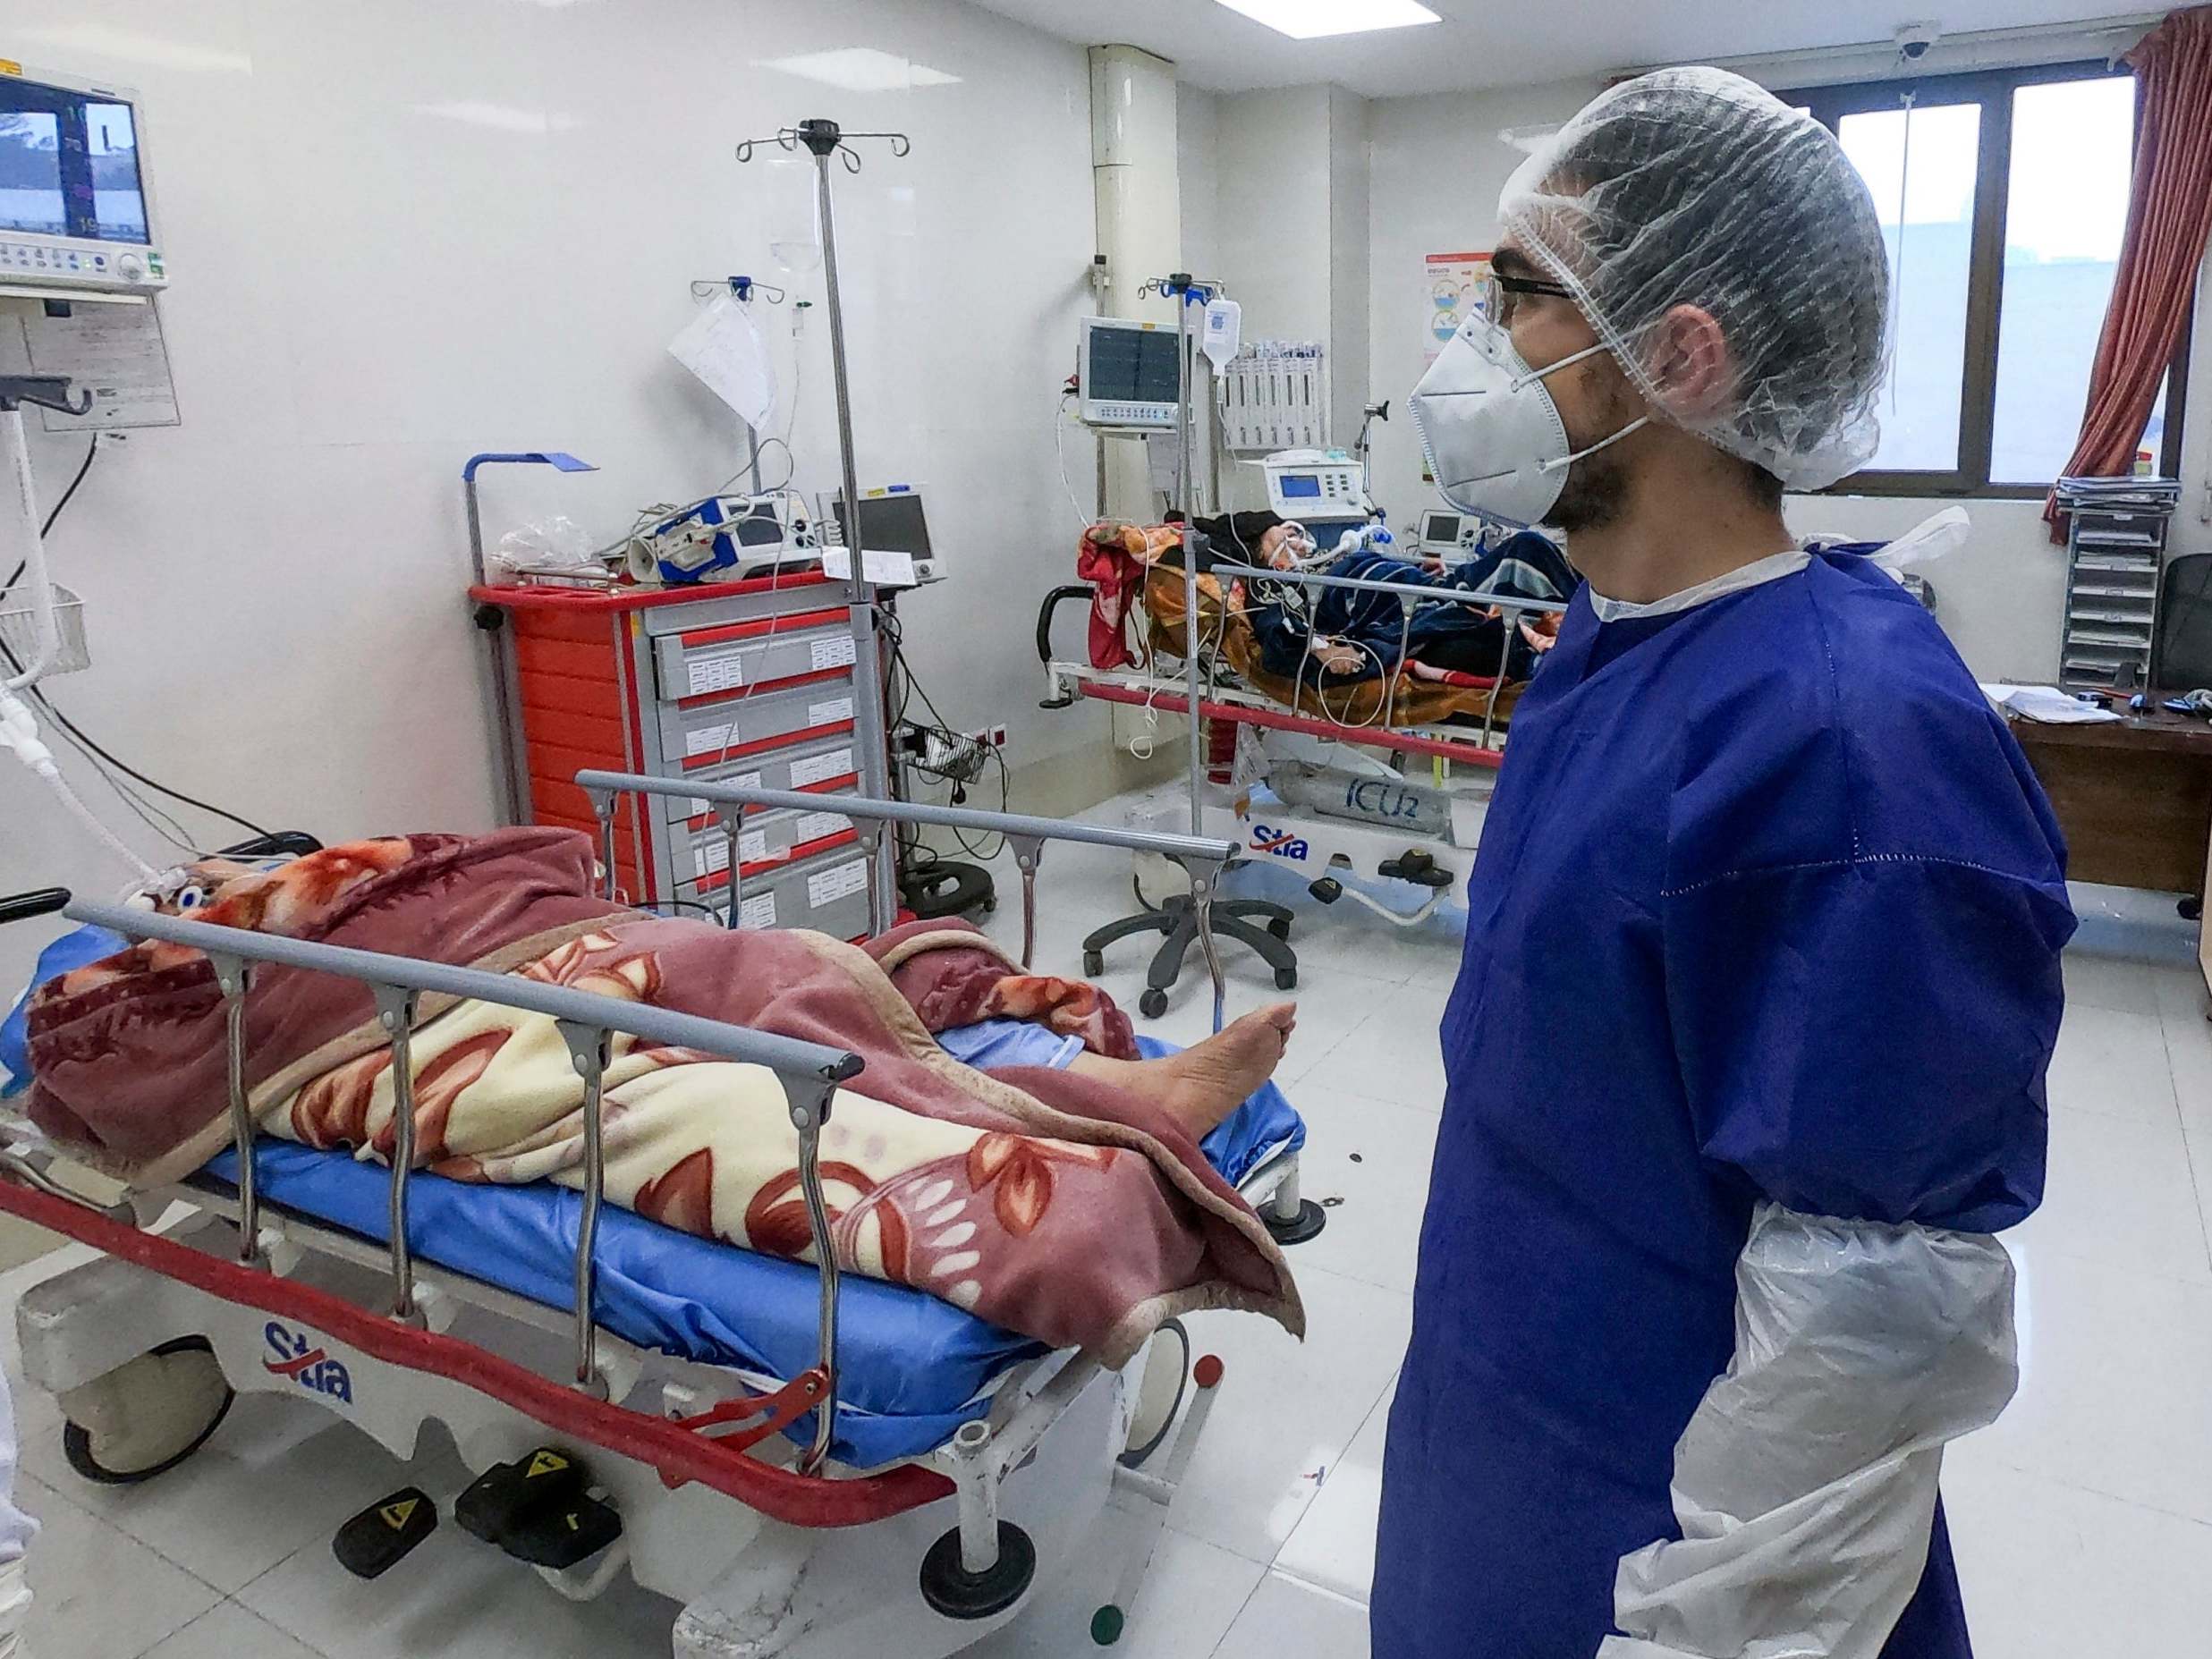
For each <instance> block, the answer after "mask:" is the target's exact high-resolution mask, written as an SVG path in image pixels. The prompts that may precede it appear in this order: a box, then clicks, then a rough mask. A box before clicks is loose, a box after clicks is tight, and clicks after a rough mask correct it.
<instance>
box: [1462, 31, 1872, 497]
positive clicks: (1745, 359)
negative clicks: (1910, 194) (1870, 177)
mask: <svg viewBox="0 0 2212 1659" xmlns="http://www.w3.org/2000/svg"><path fill="white" fill-rule="evenodd" d="M1498 223H1499V224H1500V225H1501V226H1502V227H1503V228H1504V233H1505V234H1506V235H1507V236H1509V237H1511V238H1512V239H1513V241H1515V242H1516V243H1517V244H1518V245H1519V246H1520V247H1521V249H1522V250H1523V251H1525V252H1526V253H1527V254H1528V256H1529V257H1530V258H1531V259H1532V260H1533V261H1535V262H1536V263H1537V264H1538V266H1540V267H1543V268H1544V269H1545V270H1547V272H1549V273H1550V274H1551V275H1553V276H1555V278H1556V279H1557V280H1558V281H1559V282H1560V283H1561V284H1563V285H1564V286H1565V287H1566V288H1567V289H1568V290H1569V291H1570V292H1572V293H1573V294H1574V296H1575V298H1576V300H1577V302H1578V303H1579V304H1580V306H1581V309H1582V312H1583V314H1584V315H1585V316H1587V317H1589V321H1590V324H1591V326H1593V327H1594V328H1596V329H1597V331H1598V337H1599V338H1600V339H1601V340H1602V341H1604V343H1606V346H1607V347H1608V348H1610V349H1611V350H1612V351H1613V352H1614V354H1615V357H1616V358H1618V360H1620V362H1621V365H1622V367H1623V368H1625V369H1626V370H1627V371H1628V373H1629V375H1630V377H1631V378H1632V379H1633V380H1634V381H1635V382H1636V384H1637V385H1638V386H1639V387H1640V389H1641V390H1642V392H1643V394H1644V395H1645V396H1646V397H1647V398H1648V400H1649V401H1650V403H1651V405H1652V408H1653V409H1654V410H1655V411H1657V412H1658V413H1659V414H1660V415H1662V416H1663V417H1665V419H1669V420H1671V421H1673V422H1674V424H1676V425H1677V426H1681V427H1685V428H1687V429H1688V430H1690V431H1692V432H1695V433H1697V434H1698V435H1699V436H1701V437H1704V438H1707V439H1708V440H1709V441H1711V442H1712V443H1714V444H1718V445H1719V446H1720V447H1721V448H1723V449H1725V450H1727V451H1729V452H1730V453H1733V454H1736V455H1740V456H1742V458H1743V459H1744V460H1746V461H1751V462H1753V463H1755V464H1756V465H1759V466H1761V467H1764V468H1766V469H1767V470H1768V471H1769V472H1771V473H1773V474H1774V475H1775V476H1776V477H1777V478H1780V479H1781V480H1782V481H1783V482H1784V484H1786V485H1788V486H1789V487H1792V488H1793V489H1818V488H1820V487H1822V486H1824V485H1828V484H1833V483H1834V482H1835V480H1836V479H1837V478H1842V477H1843V476H1844V475H1845V474H1846V473H1849V472H1852V471H1854V470H1857V469H1858V468H1859V467H1860V465H1861V464H1863V463H1864V462H1865V461H1866V460H1867V459H1868V458H1869V456H1870V455H1872V454H1873V453H1874V448H1875V444H1876V442H1877V439H1878V438H1879V436H1880V428H1879V427H1878V425H1877V422H1876V419H1875V416H1874V408H1873V405H1874V401H1875V396H1876V394H1877V390H1878V389H1879V387H1880V385H1881V382H1882V378H1883V370H1884V368H1885V366H1886V359H1885V355H1884V353H1885V343H1886V326H1887V317H1888V309H1889V305H1888V300H1889V259H1888V254H1887V252H1886V249H1885V247H1884V245H1883V241H1882V229H1881V224H1880V223H1879V221H1878V220H1877V217H1876V215H1875V208H1874V202H1873V199H1872V198H1871V197H1869V195H1868V193H1867V188H1866V185H1865V183H1864V182H1862V181H1861V180H1860V177H1859V174H1858V172H1857V170H1856V169H1855V168H1853V167H1852V165H1851V162H1850V161H1849V160H1848V159H1847V158H1846V157H1845V156H1844V154H1843V148H1842V147H1841V146H1840V145H1838V144H1837V143H1836V141H1835V137H1834V135H1833V134H1831V133H1830V132H1829V131H1827V129H1826V128H1825V127H1823V126H1821V125H1820V124H1819V123H1818V122H1816V121H1813V120H1812V119H1811V118H1810V117H1809V116H1805V115H1801V114H1797V113H1796V112H1795V111H1794V110H1792V109H1791V108H1790V107H1789V106H1787V105H1785V104H1784V103H1783V102H1782V101H1781V100H1780V99H1779V98H1777V97H1775V96H1774V95H1773V94H1772V93H1770V92H1767V91H1766V90H1764V89H1761V88H1759V87H1757V86H1754V85H1753V84H1752V83H1751V82H1750V81H1748V80H1744V79H1743V78H1742V76H1740V75H1732V74H1729V73H1727V72H1725V71H1722V70H1717V69H1665V70H1660V71H1658V72H1656V73H1653V74H1648V75H1640V76H1638V77H1637V78H1636V79H1635V80H1627V81H1623V82H1622V83H1621V84H1620V85H1619V86H1617V87H1614V88H1611V89H1608V90H1606V92H1604V93H1602V94H1600V95H1599V96H1598V97H1597V98H1595V99H1594V100H1592V101H1591V103H1590V104H1589V106H1588V107H1586V108H1585V109H1583V110H1582V112H1581V114H1578V115H1576V116H1575V117H1574V118H1573V119H1572V121H1570V122H1568V123H1567V124H1566V125H1565V126H1564V127H1562V128H1561V129H1560V130H1559V131H1558V132H1557V133H1556V134H1555V135H1553V136H1552V137H1551V138H1549V139H1548V140H1546V141H1545V142H1544V143H1543V144H1542V145H1541V147H1540V148H1538V149H1537V151H1536V152H1535V153H1534V154H1533V155H1531V156H1530V157H1529V159H1528V160H1526V161H1525V162H1523V163H1521V165H1520V167H1519V168H1517V169H1516V170H1515V171H1514V173H1513V177H1512V178H1511V179H1510V180H1508V181H1507V182H1506V185H1505V190H1504V195H1503V196H1502V197H1500V198H1499V200H1498ZM1678 305H1691V306H1697V307H1700V308H1702V309H1705V310H1707V311H1708V312H1710V313H1711V314H1712V315H1713V316H1714V317H1716V319H1717V320H1718V321H1719V323H1720V326H1721V331H1722V334H1723V335H1724V337H1725V339H1726V341H1727V344H1728V350H1729V353H1730V360H1731V362H1732V364H1733V368H1734V370H1735V375H1736V380H1735V385H1734V387H1733V392H1732V394H1730V395H1729V396H1728V397H1726V398H1725V399H1724V400H1722V402H1721V403H1720V404H1719V405H1718V406H1717V407H1714V408H1709V409H1706V410H1702V411H1687V410H1684V409H1682V408H1681V407H1680V406H1679V402H1678V400H1677V399H1676V398H1675V397H1674V396H1673V395H1671V394H1670V391H1669V388H1668V387H1667V386H1666V385H1665V384H1664V383H1662V382H1661V381H1660V380H1658V379H1657V377H1655V376H1654V374H1653V372H1652V369H1651V367H1650V365H1649V363H1648V360H1647V351H1646V350H1645V340H1646V336H1647V333H1648V330H1649V329H1650V328H1651V326H1652V325H1654V324H1656V323H1657V322H1658V321H1659V320H1660V319H1661V318H1662V317H1665V315H1666V314H1667V312H1668V311H1669V310H1670V309H1672V308H1674V307H1675V306H1678Z"/></svg>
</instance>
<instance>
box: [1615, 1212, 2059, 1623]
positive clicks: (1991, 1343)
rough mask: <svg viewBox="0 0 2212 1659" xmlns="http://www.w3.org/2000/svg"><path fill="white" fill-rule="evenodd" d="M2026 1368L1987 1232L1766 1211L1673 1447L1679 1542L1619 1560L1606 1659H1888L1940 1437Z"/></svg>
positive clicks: (1980, 1411)
mask: <svg viewBox="0 0 2212 1659" xmlns="http://www.w3.org/2000/svg"><path fill="white" fill-rule="evenodd" d="M2018 1380H2019V1367H2018V1361H2017V1356H2016V1352H2015V1348H2014V1342H2013V1263H2012V1258H2011V1257H2009V1256H2008V1255H2006V1254H2005V1251H2004V1246H2003V1245H2001V1244H1999V1243H1998V1242H1997V1240H1996V1239H1995V1238H1993V1237H1991V1236H1989V1235H1988V1234H1986V1233H1968V1232H1949V1231H1946V1230H1943V1229H1939V1228H1933V1227H1921V1226H1916V1225H1911V1224H1906V1225H1898V1226H1893V1225H1887V1224H1885V1223H1875V1222H1855V1221H1840V1220H1835V1219H1832V1218H1828V1217H1824V1216H1815V1215H1800V1214H1798V1213H1796V1212H1794V1211H1791V1210H1787V1209H1784V1208H1782V1207H1781V1206H1778V1205H1774V1204H1762V1205H1761V1206H1759V1209H1758V1211H1757V1213H1756V1215H1754V1218H1753V1221H1752V1223H1751V1232H1750V1240H1749V1241H1748V1242H1747V1243H1746V1245H1745V1246H1744V1249H1743V1254H1742V1257H1740V1258H1739V1260H1738V1263H1737V1267H1736V1350H1735V1356H1734V1358H1733V1359H1732V1360H1731V1361H1730V1362H1729V1366H1728V1369H1727V1370H1726V1371H1725V1373H1724V1374H1723V1375H1720V1376H1718V1377H1716V1379H1715V1380H1714V1382H1713V1384H1712V1386H1711V1387H1710V1388H1708V1390H1707V1391H1706V1394H1705V1398H1704V1400H1703V1401H1700V1402H1699V1406H1698V1409H1697V1410H1696V1411H1695V1412H1693V1413H1692V1414H1691V1419H1690V1423H1689V1426H1687V1427H1686V1428H1685V1429H1684V1430H1683V1431H1682V1438H1681V1440H1680V1441H1678V1442H1677V1443H1676V1444H1675V1448H1674V1481H1673V1485H1672V1496H1673V1501H1674V1516H1675V1519H1676V1521H1677V1523H1678V1524H1679V1525H1680V1527H1681V1528H1682V1538H1681V1539H1680V1540H1679V1541H1671V1540H1670V1541H1665V1542H1660V1543H1655V1544H1650V1545H1646V1546H1645V1547H1644V1548H1642V1549H1640V1550H1638V1551H1637V1552H1635V1553H1633V1554H1631V1555H1629V1556H1627V1557H1625V1558H1624V1559H1623V1561H1622V1562H1621V1566H1620V1571H1619V1574H1618V1576H1617V1578H1616V1579H1615V1588H1614V1598H1615V1623H1616V1624H1617V1625H1618V1626H1619V1628H1620V1629H1623V1630H1624V1631H1626V1632H1628V1636H1627V1638H1622V1637H1618V1636H1615V1637H1608V1638H1606V1640H1605V1642H1604V1643H1602V1644H1601V1645H1600V1646H1599V1648H1598V1659H1691V1656H1694V1659H1878V1656H1879V1655H1880V1653H1881V1650H1882V1646H1883V1644H1884V1643H1885V1642H1886V1640H1887V1639H1888V1638H1889V1634H1890V1631H1891V1629H1892V1628H1893V1627H1894V1625H1895V1623H1896V1621H1897V1619H1898V1617H1899V1615H1900V1614H1901V1613H1903V1611H1904V1608H1905V1604H1906V1603H1907V1602H1909V1601H1910V1600H1911V1596H1912V1594H1913V1591H1914V1590H1915V1589H1916V1588H1917V1587H1918V1586H1919V1584H1920V1574H1921V1571H1922V1569H1923V1568H1924V1567H1925V1565H1926V1563H1927V1559H1928V1537H1929V1534H1930V1529H1931V1528H1932V1526H1933V1524H1934V1519H1935V1511H1936V1484H1937V1473H1938V1471H1939V1469H1940V1468H1941V1465H1942V1460H1943V1447H1944V1443H1945V1442H1946V1441H1949V1440H1953V1439H1955V1438H1957V1437H1958V1436H1959V1435H1964V1434H1968V1433H1970V1432H1971V1431H1972V1430H1974V1429H1977V1428H1980V1427H1983V1426H1986V1425H1987V1424H1989V1423H1991V1422H1993V1421H1995V1420H1996V1416H1997V1414H1998V1413H1999V1412H2000V1411H2002V1410H2003V1409H2004V1406H2005V1403H2006V1402H2007V1401H2010V1400H2011V1398H2012V1397H2013V1389H2014V1387H2015V1386H2016V1384H2017V1383H2018Z"/></svg>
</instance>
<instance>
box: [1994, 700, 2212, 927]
mask: <svg viewBox="0 0 2212 1659" xmlns="http://www.w3.org/2000/svg"><path fill="white" fill-rule="evenodd" d="M2011 724H2012V728H2013V736H2014V737H2015V738H2017V739H2019V740H2020V746H2021V749H2024V750H2026V751H2027V755H2028V764H2029V765H2030V766H2033V767H2034V768H2035V774H2036V776H2037V777H2038V779H2040V780H2041V781H2042V784H2043V789H2044V792H2045V793H2046V794H2047V795H2049V796H2050V798H2051V809H2052V810H2053V811H2054V812H2055V813H2056V814H2057V815H2058V825H2059V828H2060V829H2062V830H2063V831H2064V832H2065V836H2066V849H2067V852H2068V855H2069V856H2068V860H2067V865H2066V874H2067V875H2068V876H2070V877H2072V879H2073V880H2075V881H2089V882H2103V883H2106V884H2108V885H2112V886H2115V887H2148V888H2150V889H2152V890H2153V891H2156V892H2159V893H2191V894H2194V895H2195V896H2196V897H2198V898H2199V899H2202V898H2203V896H2204V891H2205V877H2206V864H2207V854H2208V851H2212V724H2207V723H2206V722H2204V721H2202V720H2197V719H2192V718H2191V717H2190V716H2188V715H2175V714H2170V713H2168V712H2166V711H2165V710H2164V709H2160V710H2157V712H2155V713H2149V714H2143V715H2131V716H2129V717H2128V718H2127V719H2125V720H2115V721H2103V722H2099V723H2098V724H2094V725H2079V726H2056V725H2039V724H2037V723H2036V722H2034V721H2032V720H2022V719H2021V718H2019V717H2018V716H2014V717H2013V719H2012V722H2011Z"/></svg>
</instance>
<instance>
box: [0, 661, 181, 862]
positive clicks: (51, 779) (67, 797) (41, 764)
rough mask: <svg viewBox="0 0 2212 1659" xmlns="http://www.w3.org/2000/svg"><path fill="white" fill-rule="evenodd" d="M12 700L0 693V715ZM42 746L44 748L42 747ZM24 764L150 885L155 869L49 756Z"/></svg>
mask: <svg viewBox="0 0 2212 1659" xmlns="http://www.w3.org/2000/svg"><path fill="white" fill-rule="evenodd" d="M12 700H13V698H12V696H11V695H9V694H4V693H0V715H4V701H12ZM17 707H22V705H21V704H20V703H19V704H17ZM41 747H42V748H43V747H44V746H43V745H41ZM23 764H24V765H25V766H29V767H30V769H31V771H32V772H34V773H36V774H38V777H39V778H40V779H41V780H42V781H43V782H44V783H46V786H47V788H48V789H50V790H52V791H54V792H55V795H57V796H59V797H60V798H61V802H62V805H63V806H64V807H66V808H69V810H70V813H71V815H72V817H75V818H76V819H77V821H78V822H79V823H81V824H82V825H84V826H85V828H86V829H87V830H89V832H91V834H92V838H93V839H94V840H95V841H97V842H98V843H99V844H100V845H101V846H102V847H103V848H105V849H106V851H108V852H110V853H112V854H114V857H115V858H116V859H120V860H121V861H122V863H123V867H124V868H126V869H128V870H129V871H130V872H131V874H132V875H133V876H136V877H137V878H138V879H139V880H140V881H142V882H150V881H153V880H155V879H157V877H158V876H159V875H160V872H159V871H158V870H157V869H155V868H154V867H153V866H152V865H150V864H148V863H147V862H146V860H145V859H141V858H140V857H139V855H138V854H137V853H135V852H133V851H131V849H130V848H129V847H127V846H125V845H124V844H123V838H122V837H121V836H119V835H117V834H115V832H114V831H113V830H111V829H109V828H108V827H107V825H105V824H103V823H101V822H100V819H99V815H98V814H97V813H95V812H94V811H93V810H92V808H89V807H88V806H86V805H85V804H84V802H83V800H81V799H80V798H79V796H78V794H77V791H75V790H73V789H72V788H71V787H70V786H69V780H68V779H67V778H65V777H64V776H63V775H62V772H61V768H60V767H59V766H55V764H54V759H53V757H52V756H50V755H48V756H45V757H43V758H38V759H25V760H24V762H23Z"/></svg>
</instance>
